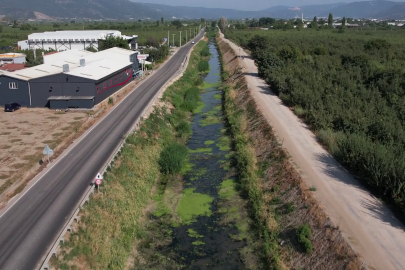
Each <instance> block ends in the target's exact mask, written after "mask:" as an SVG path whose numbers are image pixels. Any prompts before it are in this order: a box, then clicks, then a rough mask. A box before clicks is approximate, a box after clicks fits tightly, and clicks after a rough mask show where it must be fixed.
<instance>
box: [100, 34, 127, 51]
mask: <svg viewBox="0 0 405 270" xmlns="http://www.w3.org/2000/svg"><path fill="white" fill-rule="evenodd" d="M114 47H118V48H123V49H127V50H129V45H128V42H127V41H126V40H125V39H123V38H121V37H113V36H109V37H107V38H106V39H105V40H101V42H100V46H99V47H98V50H99V51H102V50H106V49H109V48H114Z"/></svg>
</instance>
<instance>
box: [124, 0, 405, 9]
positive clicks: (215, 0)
mask: <svg viewBox="0 0 405 270" xmlns="http://www.w3.org/2000/svg"><path fill="white" fill-rule="evenodd" d="M132 1H133V2H143V3H155V4H165V5H171V6H189V7H212V8H231V9H240V10H251V11H254V10H261V9H265V8H269V7H272V6H278V5H283V6H284V5H285V6H302V5H311V4H329V3H337V2H355V1H361V0H352V1H351V0H132ZM393 1H396V2H400V1H401V0H399V1H398V0H393ZM401 2H402V1H401Z"/></svg>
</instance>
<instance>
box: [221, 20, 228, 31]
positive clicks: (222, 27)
mask: <svg viewBox="0 0 405 270" xmlns="http://www.w3.org/2000/svg"><path fill="white" fill-rule="evenodd" d="M227 25H228V21H227V20H226V19H225V18H224V17H222V18H221V19H220V20H219V28H221V30H222V31H224V29H225V27H226V26H227Z"/></svg>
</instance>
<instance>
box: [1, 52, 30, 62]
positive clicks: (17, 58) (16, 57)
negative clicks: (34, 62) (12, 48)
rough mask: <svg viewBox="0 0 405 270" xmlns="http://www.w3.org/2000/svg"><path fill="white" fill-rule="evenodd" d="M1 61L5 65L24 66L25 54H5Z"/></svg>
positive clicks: (2, 55)
mask: <svg viewBox="0 0 405 270" xmlns="http://www.w3.org/2000/svg"><path fill="white" fill-rule="evenodd" d="M0 61H1V62H3V63H14V64H24V63H25V62H27V61H26V60H25V54H22V53H3V54H0Z"/></svg>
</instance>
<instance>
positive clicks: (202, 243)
mask: <svg viewBox="0 0 405 270" xmlns="http://www.w3.org/2000/svg"><path fill="white" fill-rule="evenodd" d="M191 244H193V245H194V246H201V245H205V243H204V242H203V241H200V240H197V241H194V242H192V243H191Z"/></svg>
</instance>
